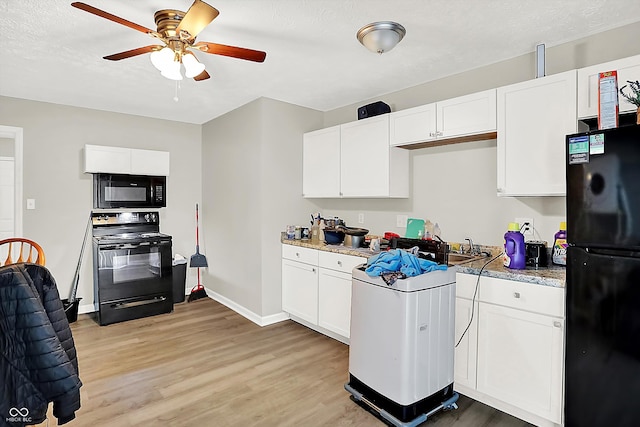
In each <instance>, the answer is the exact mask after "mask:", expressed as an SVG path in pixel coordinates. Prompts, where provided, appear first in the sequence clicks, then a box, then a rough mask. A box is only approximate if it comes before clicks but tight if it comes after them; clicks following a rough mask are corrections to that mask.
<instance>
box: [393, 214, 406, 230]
mask: <svg viewBox="0 0 640 427" xmlns="http://www.w3.org/2000/svg"><path fill="white" fill-rule="evenodd" d="M407 219H409V217H408V216H407V215H397V216H396V227H401V228H406V226H407Z"/></svg>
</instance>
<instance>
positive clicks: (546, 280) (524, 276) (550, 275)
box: [457, 257, 566, 288]
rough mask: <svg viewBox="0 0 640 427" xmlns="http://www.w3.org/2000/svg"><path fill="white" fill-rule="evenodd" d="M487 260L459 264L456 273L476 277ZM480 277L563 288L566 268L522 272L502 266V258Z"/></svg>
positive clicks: (525, 270)
mask: <svg viewBox="0 0 640 427" xmlns="http://www.w3.org/2000/svg"><path fill="white" fill-rule="evenodd" d="M489 259H490V258H481V259H478V260H476V261H471V262H467V263H465V264H460V265H458V266H457V268H458V272H459V273H468V274H475V275H477V274H478V273H480V270H481V269H482V267H483V266H484V265H485V263H486V262H487V261H488V260H489ZM482 276H487V277H495V278H498V279H506V280H515V281H518V282H528V283H533V284H536V285H543V286H553V287H555V288H564V284H565V276H566V268H565V267H562V266H556V265H551V266H549V267H540V268H535V267H527V268H525V269H524V270H512V269H510V268H507V267H505V266H504V265H503V264H502V257H498V258H496V259H494V260H493V261H491V262H490V263H489V264H488V265H487V266H486V267H485V268H484V270H482Z"/></svg>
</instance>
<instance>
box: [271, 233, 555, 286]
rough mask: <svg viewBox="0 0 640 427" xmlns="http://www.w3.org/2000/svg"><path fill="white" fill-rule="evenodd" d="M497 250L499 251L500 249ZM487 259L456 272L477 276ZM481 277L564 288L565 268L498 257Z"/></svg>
mask: <svg viewBox="0 0 640 427" xmlns="http://www.w3.org/2000/svg"><path fill="white" fill-rule="evenodd" d="M280 241H281V242H282V243H284V244H288V245H294V246H302V247H305V248H310V249H317V250H321V251H329V252H337V253H341V254H345V255H354V256H359V257H365V258H368V257H370V256H373V255H376V254H377V253H378V252H373V251H371V250H370V249H367V248H359V249H354V248H350V247H347V246H343V245H327V244H325V243H318V244H312V243H311V241H310V240H288V239H286V238H285V237H284V234H283V235H281V236H280ZM492 249H495V248H492ZM497 249H498V251H499V249H500V248H497ZM491 252H492V253H494V254H497V253H498V252H496V251H495V250H493V251H491ZM489 259H490V258H480V259H478V260H476V261H471V262H467V263H464V264H459V265H457V268H458V272H460V273H467V274H476V275H477V274H478V273H480V270H481V269H482V267H483V266H484V265H485V263H486V262H487V261H488V260H489ZM482 275H483V276H488V277H495V278H498V279H506V280H515V281H518V282H528V283H532V284H535V285H543V286H553V287H556V288H564V284H565V275H566V269H565V267H559V266H551V267H541V268H533V267H527V268H526V269H524V270H512V269H509V268H506V267H505V266H504V265H503V264H502V257H498V258H496V259H494V260H493V261H491V262H490V263H489V264H488V265H487V266H486V267H484V269H482Z"/></svg>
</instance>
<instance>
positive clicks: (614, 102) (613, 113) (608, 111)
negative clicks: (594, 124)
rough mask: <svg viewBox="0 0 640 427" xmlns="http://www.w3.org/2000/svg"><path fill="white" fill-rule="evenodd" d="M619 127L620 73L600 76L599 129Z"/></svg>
mask: <svg viewBox="0 0 640 427" xmlns="http://www.w3.org/2000/svg"><path fill="white" fill-rule="evenodd" d="M617 127H618V72H617V71H606V72H604V73H600V74H599V75H598V129H610V128H617Z"/></svg>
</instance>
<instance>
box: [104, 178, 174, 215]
mask: <svg viewBox="0 0 640 427" xmlns="http://www.w3.org/2000/svg"><path fill="white" fill-rule="evenodd" d="M166 181H167V179H166V177H164V176H143V175H117V174H94V175H93V207H94V208H100V209H113V208H163V207H165V206H166V205H167V201H166V187H167V186H166Z"/></svg>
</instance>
